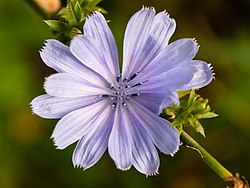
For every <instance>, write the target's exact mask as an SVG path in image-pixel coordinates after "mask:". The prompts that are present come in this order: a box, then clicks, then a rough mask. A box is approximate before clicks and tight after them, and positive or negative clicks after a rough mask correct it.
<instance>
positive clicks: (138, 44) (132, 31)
mask: <svg viewBox="0 0 250 188" xmlns="http://www.w3.org/2000/svg"><path fill="white" fill-rule="evenodd" d="M154 16H155V9H154V8H143V9H141V10H140V11H138V12H137V13H135V14H134V15H133V16H132V17H131V18H130V20H129V22H128V24H127V27H126V31H125V36H124V44H123V65H122V75H123V76H124V77H130V76H131V74H132V70H133V67H134V66H137V65H136V63H137V58H138V57H140V55H141V53H143V52H141V51H142V49H143V46H144V45H145V43H146V41H147V39H148V35H149V32H150V29H151V25H152V23H153V20H154Z"/></svg>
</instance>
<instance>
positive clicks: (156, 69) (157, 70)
mask: <svg viewBox="0 0 250 188" xmlns="http://www.w3.org/2000/svg"><path fill="white" fill-rule="evenodd" d="M197 51H198V46H197V44H196V42H195V41H194V40H193V39H180V40H177V41H175V42H172V43H171V44H169V45H168V46H167V47H165V48H164V49H163V50H162V51H161V52H160V53H159V54H158V56H156V58H155V59H153V60H152V62H151V63H150V64H149V65H148V66H146V67H145V68H144V69H143V70H142V71H141V73H140V74H139V75H138V76H137V77H136V78H135V79H134V80H132V82H131V84H134V83H138V82H141V81H144V80H148V79H150V78H152V77H154V76H159V75H161V74H163V73H166V72H167V71H169V70H171V69H174V68H177V67H179V66H182V65H184V64H185V63H187V62H190V61H191V60H192V59H193V58H194V57H195V55H196V53H197Z"/></svg>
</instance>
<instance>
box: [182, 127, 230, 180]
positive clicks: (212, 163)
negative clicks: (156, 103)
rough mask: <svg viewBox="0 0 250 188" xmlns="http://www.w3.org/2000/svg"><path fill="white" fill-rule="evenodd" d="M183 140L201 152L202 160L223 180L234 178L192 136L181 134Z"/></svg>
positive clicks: (183, 132)
mask: <svg viewBox="0 0 250 188" xmlns="http://www.w3.org/2000/svg"><path fill="white" fill-rule="evenodd" d="M181 140H182V141H183V142H184V143H185V144H187V145H188V146H191V147H193V148H195V149H197V150H198V151H199V153H200V154H201V156H202V160H203V161H204V162H205V163H206V164H207V165H208V166H209V167H210V168H211V169H212V170H213V171H214V172H215V173H216V174H218V176H220V177H221V178H222V179H223V180H226V179H228V178H230V177H233V174H232V173H231V172H230V171H228V170H227V169H226V168H225V167H224V166H222V165H221V164H220V163H219V162H218V161H217V160H216V159H215V158H214V157H213V156H211V155H210V154H209V153H208V152H207V151H206V150H205V149H204V148H203V147H202V146H201V145H200V144H198V143H197V142H196V141H195V140H194V139H193V138H192V137H191V136H189V135H188V134H187V133H186V132H185V131H182V133H181Z"/></svg>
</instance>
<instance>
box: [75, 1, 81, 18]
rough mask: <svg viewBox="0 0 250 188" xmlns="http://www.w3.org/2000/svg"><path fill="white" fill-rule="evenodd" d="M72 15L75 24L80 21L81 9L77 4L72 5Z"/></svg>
mask: <svg viewBox="0 0 250 188" xmlns="http://www.w3.org/2000/svg"><path fill="white" fill-rule="evenodd" d="M74 14H75V18H76V20H77V22H80V21H82V8H81V6H80V4H79V3H78V2H76V4H75V5H74Z"/></svg>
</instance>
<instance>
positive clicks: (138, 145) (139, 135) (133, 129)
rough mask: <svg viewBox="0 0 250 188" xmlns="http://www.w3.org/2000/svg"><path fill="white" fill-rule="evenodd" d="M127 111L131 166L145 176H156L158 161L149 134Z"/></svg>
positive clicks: (133, 115)
mask: <svg viewBox="0 0 250 188" xmlns="http://www.w3.org/2000/svg"><path fill="white" fill-rule="evenodd" d="M128 105H129V104H128ZM127 111H128V117H126V118H127V122H128V124H129V125H130V126H129V128H130V133H131V136H132V141H131V143H132V144H133V147H132V157H133V160H132V163H133V166H134V167H135V168H136V169H137V170H138V171H139V172H141V173H143V174H145V175H153V174H157V173H158V168H159V164H160V160H159V156H158V152H157V150H156V148H155V146H154V144H153V141H152V139H151V137H150V134H148V132H147V130H146V129H145V128H144V127H143V126H142V124H141V122H140V121H139V120H138V119H137V118H136V117H135V114H134V113H133V112H132V111H130V110H129V109H127Z"/></svg>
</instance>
